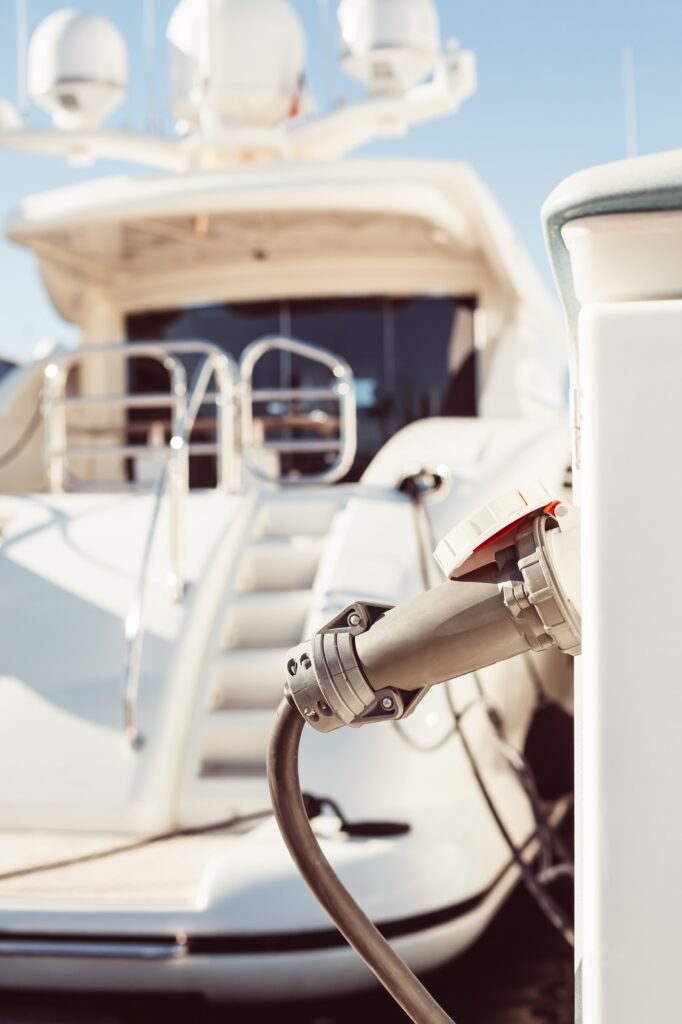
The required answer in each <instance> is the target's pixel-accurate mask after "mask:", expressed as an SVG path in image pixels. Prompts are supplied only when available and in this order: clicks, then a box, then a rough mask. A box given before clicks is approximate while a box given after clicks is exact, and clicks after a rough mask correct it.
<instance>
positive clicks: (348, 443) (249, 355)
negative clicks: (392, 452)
mask: <svg viewBox="0 0 682 1024" xmlns="http://www.w3.org/2000/svg"><path fill="white" fill-rule="evenodd" d="M269 352H289V353H291V354H292V355H297V356H301V357H303V358H304V359H310V360H311V361H312V362H316V363H321V364H322V365H323V366H326V367H327V368H328V369H329V370H331V373H332V376H333V377H334V384H333V386H332V387H330V388H291V387H289V388H260V389H259V388H254V386H253V374H254V369H255V367H256V364H257V363H258V362H259V360H260V359H262V357H263V356H264V355H267V354H268V353H269ZM239 370H240V376H241V384H240V396H241V447H242V457H243V459H244V462H245V464H246V465H247V466H248V468H249V471H250V472H251V473H253V474H254V475H255V476H257V477H260V478H261V479H263V480H267V481H270V482H277V483H281V484H284V485H288V486H294V485H301V484H310V483H335V482H336V481H337V480H341V479H342V478H343V477H344V476H345V475H346V473H348V471H349V470H350V469H351V467H352V465H353V461H354V459H355V454H356V451H357V408H356V395H355V379H354V377H353V371H352V370H351V368H350V366H349V365H348V363H347V362H346V361H345V359H342V358H341V357H340V356H337V355H335V354H334V353H333V352H328V351H326V350H325V349H322V348H318V347H317V346H316V345H308V344H306V342H303V341H296V340H295V339H294V338H283V337H269V338H261V339H260V340H258V341H254V342H252V343H251V344H250V345H248V346H247V347H246V348H245V349H244V351H243V353H242V357H241V360H240V363H239ZM277 400H279V401H282V402H294V401H297V400H298V401H314V400H319V401H327V402H337V403H338V405H339V435H338V439H335V440H329V441H305V440H303V441H269V442H258V441H257V440H256V439H255V436H254V414H253V407H254V405H255V404H256V403H258V402H271V401H277ZM259 449H260V450H263V449H269V450H271V451H276V452H279V453H280V454H284V453H317V452H321V453H324V452H337V453H338V454H337V457H336V459H335V460H334V462H333V463H332V465H331V466H330V467H329V469H327V470H325V471H324V472H322V473H308V474H303V473H302V474H300V475H298V476H296V477H291V478H289V477H282V476H281V474H280V475H277V476H276V475H271V474H268V473H266V472H265V471H264V470H263V469H261V468H260V467H258V466H256V465H255V463H254V462H253V460H249V458H248V456H249V453H251V452H253V451H256V450H259Z"/></svg>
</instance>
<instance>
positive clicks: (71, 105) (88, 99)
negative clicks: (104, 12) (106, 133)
mask: <svg viewBox="0 0 682 1024" xmlns="http://www.w3.org/2000/svg"><path fill="white" fill-rule="evenodd" d="M127 76H128V56H127V52H126V45H125V41H124V39H123V36H122V35H121V33H120V32H119V30H118V29H117V28H116V26H115V25H113V24H112V23H111V22H110V21H107V19H106V18H102V17H100V16H99V15H96V14H86V13H84V12H79V11H74V10H61V11H55V12H54V14H50V15H49V16H48V17H47V18H45V20H44V21H41V23H40V24H39V25H38V28H37V29H36V30H35V32H34V33H33V36H32V37H31V42H30V45H29V51H28V88H29V92H30V95H31V98H32V99H33V100H34V101H35V102H36V103H37V104H39V105H40V106H41V107H43V108H44V109H45V110H47V111H48V112H49V113H50V114H51V115H52V120H53V122H54V124H55V126H56V127H57V128H63V129H67V130H75V131H77V130H82V129H93V128H97V127H99V125H100V124H101V122H102V121H103V120H104V118H105V117H106V116H107V114H110V113H111V111H112V110H113V109H114V108H115V107H116V106H118V104H119V103H120V102H121V101H122V100H123V99H124V98H125V94H126V84H127Z"/></svg>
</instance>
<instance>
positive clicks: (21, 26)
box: [16, 0, 29, 118]
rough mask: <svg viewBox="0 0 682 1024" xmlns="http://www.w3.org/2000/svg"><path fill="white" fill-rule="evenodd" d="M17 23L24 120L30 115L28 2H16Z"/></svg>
mask: <svg viewBox="0 0 682 1024" xmlns="http://www.w3.org/2000/svg"><path fill="white" fill-rule="evenodd" d="M16 12H17V13H16V22H17V108H18V110H19V113H20V114H21V116H22V118H23V117H26V116H27V114H28V106H29V100H28V80H27V75H26V68H27V54H28V0H16Z"/></svg>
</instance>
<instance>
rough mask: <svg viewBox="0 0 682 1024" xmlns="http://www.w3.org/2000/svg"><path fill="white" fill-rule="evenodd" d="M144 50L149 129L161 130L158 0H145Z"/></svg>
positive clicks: (150, 130) (153, 130) (153, 131)
mask: <svg viewBox="0 0 682 1024" xmlns="http://www.w3.org/2000/svg"><path fill="white" fill-rule="evenodd" d="M144 52H145V63H146V66H147V67H146V71H147V131H149V132H151V133H152V134H153V133H155V132H157V131H158V130H159V103H158V95H157V91H156V0H144Z"/></svg>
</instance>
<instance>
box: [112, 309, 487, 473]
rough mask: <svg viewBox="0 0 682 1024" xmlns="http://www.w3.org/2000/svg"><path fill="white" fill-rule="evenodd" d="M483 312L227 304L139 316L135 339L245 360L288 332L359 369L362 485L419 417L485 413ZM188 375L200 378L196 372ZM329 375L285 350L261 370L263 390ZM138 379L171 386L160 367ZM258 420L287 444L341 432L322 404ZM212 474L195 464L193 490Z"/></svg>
mask: <svg viewBox="0 0 682 1024" xmlns="http://www.w3.org/2000/svg"><path fill="white" fill-rule="evenodd" d="M474 309H475V301H474V300H473V299H471V298H453V297H450V296H448V297H429V296H414V297H407V298H390V299H389V298H329V299H297V300H292V301H287V302H254V303H227V304H220V305H207V306H194V307H191V308H185V309H174V310H164V311H159V312H146V313H139V314H135V315H131V316H129V318H128V320H127V336H128V338H129V339H130V340H134V341H161V340H163V341H170V340H184V339H190V338H191V339H202V340H206V341H211V342H214V343H216V344H218V345H220V346H221V347H222V348H223V349H224V350H225V351H227V352H229V353H231V354H232V355H233V356H234V357H235V358H236V359H237V360H238V359H239V357H240V355H241V353H242V351H243V350H244V348H245V347H246V346H247V345H248V344H249V343H250V342H252V341H254V340H256V339H258V338H262V337H266V336H271V335H280V336H281V335H284V336H287V337H292V338H297V339H298V340H300V341H305V342H309V343H310V344H313V345H319V346H320V347H322V348H325V349H328V350H330V351H332V352H334V353H335V354H336V355H339V356H342V357H343V358H344V359H345V360H346V361H347V362H348V363H349V364H350V366H351V368H352V370H353V373H354V375H355V381H356V389H357V407H358V452H357V458H356V460H355V464H354V466H353V469H352V471H351V473H350V474H349V479H357V478H358V477H359V476H360V475H361V474H362V472H363V471H364V469H365V468H366V467H367V465H368V464H369V462H370V461H371V459H372V458H373V457H374V455H375V454H376V453H377V452H378V451H379V449H380V448H381V447H382V446H383V445H384V444H385V443H386V441H388V439H389V438H390V437H392V436H393V434H395V433H396V431H398V430H399V429H400V428H401V427H404V426H406V425H407V424H409V423H412V422H413V421H414V420H418V419H423V418H425V417H428V416H475V415H476V411H477V401H476V398H477V392H476V363H475V355H476V350H475V346H474V330H473V321H474V317H473V313H474ZM188 362H189V361H188ZM187 369H188V373H189V375H190V377H191V373H192V370H193V367H192V366H191V365H188V366H187ZM328 372H329V371H328V370H326V369H325V368H324V367H323V366H320V365H319V364H316V363H313V362H310V361H309V360H305V359H302V358H300V357H297V356H292V355H290V354H288V353H282V352H276V353H272V354H271V355H270V356H266V357H264V359H263V360H262V363H261V364H259V366H258V367H257V369H256V374H255V379H254V384H255V386H256V387H287V388H299V387H300V388H311V387H316V386H318V387H319V386H320V385H322V386H325V385H328V383H329V379H328ZM130 373H131V380H130V388H131V390H132V391H133V392H150V391H158V390H167V388H168V380H167V376H166V375H165V373H164V372H163V371H162V370H161V369H160V367H159V365H158V364H156V363H153V362H147V361H145V360H139V361H137V360H135V361H132V362H131V366H130ZM318 407H319V408H318ZM257 415H258V417H259V419H260V423H261V426H262V430H263V435H264V436H268V437H270V436H272V431H275V432H277V431H279V432H280V433H279V436H282V434H281V432H282V431H288V433H287V434H286V436H288V437H292V436H295V437H311V436H314V435H315V434H317V436H318V437H319V436H320V435H324V433H325V431H328V432H329V433H332V432H333V430H334V429H335V424H336V423H337V421H336V420H333V408H332V407H330V406H328V407H325V406H324V403H323V402H317V403H315V402H312V403H310V402H309V403H308V404H307V406H306V407H305V408H304V407H303V406H301V407H300V408H298V409H297V408H296V407H291V406H288V407H287V408H283V407H282V405H281V404H280V403H277V402H270V403H264V405H263V407H261V408H260V409H258V411H257ZM130 416H131V419H135V420H138V421H139V420H140V419H145V418H147V419H149V418H150V417H153V418H156V419H158V413H156V414H154V413H153V411H151V410H131V413H130ZM332 420H333V422H332ZM138 428H139V423H138ZM209 429H210V427H209ZM326 457H327V456H325V455H320V454H306V455H300V454H297V455H295V456H294V455H292V456H286V457H285V458H284V460H283V461H285V462H286V463H287V464H286V465H282V467H281V470H282V472H283V473H285V474H286V473H288V472H297V471H298V472H306V473H309V472H317V471H319V470H321V469H323V468H324V464H323V460H324V459H325V458H326ZM212 471H213V470H212V467H211V465H210V460H207V459H201V458H198V457H197V458H194V459H193V466H192V483H193V485H195V486H196V485H199V486H207V485H209V484H210V482H211V479H210V478H211V474H212Z"/></svg>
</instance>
